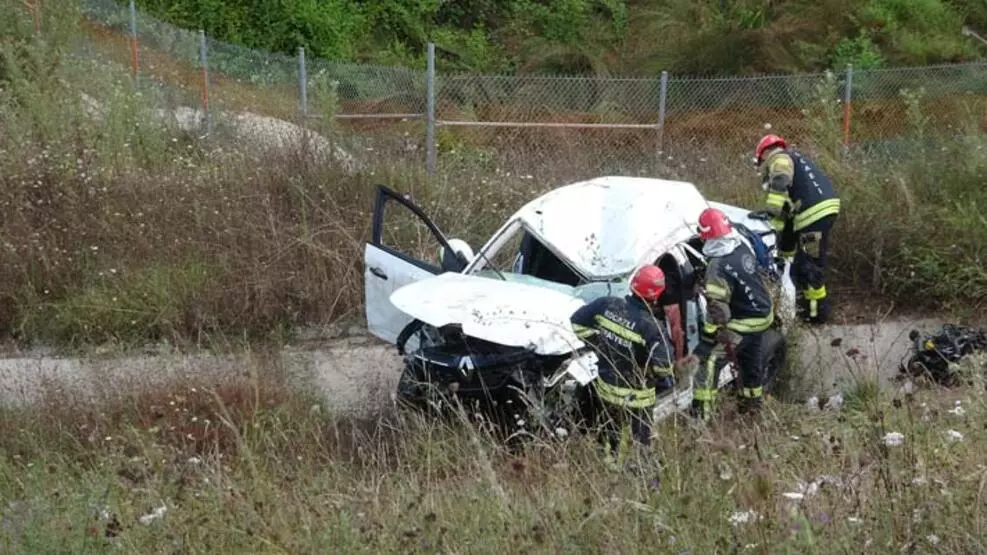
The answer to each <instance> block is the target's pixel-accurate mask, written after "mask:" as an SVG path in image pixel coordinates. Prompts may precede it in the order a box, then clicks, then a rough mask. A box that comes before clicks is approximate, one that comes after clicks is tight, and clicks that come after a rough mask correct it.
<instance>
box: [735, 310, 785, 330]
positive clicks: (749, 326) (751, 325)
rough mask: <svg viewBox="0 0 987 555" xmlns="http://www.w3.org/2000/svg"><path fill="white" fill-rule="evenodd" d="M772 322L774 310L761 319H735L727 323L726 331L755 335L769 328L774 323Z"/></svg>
mask: <svg viewBox="0 0 987 555" xmlns="http://www.w3.org/2000/svg"><path fill="white" fill-rule="evenodd" d="M774 320H775V313H774V310H772V311H771V313H770V314H768V315H767V316H763V317H754V318H737V319H734V320H730V322H729V323H727V329H730V330H733V331H735V332H737V333H757V332H760V331H764V330H766V329H768V328H770V327H771V324H772V323H774Z"/></svg>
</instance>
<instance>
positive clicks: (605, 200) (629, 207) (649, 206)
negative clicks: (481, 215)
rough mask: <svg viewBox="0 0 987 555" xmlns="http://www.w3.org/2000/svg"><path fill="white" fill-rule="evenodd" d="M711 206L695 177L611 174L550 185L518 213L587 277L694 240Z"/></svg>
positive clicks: (627, 268) (619, 271)
mask: <svg viewBox="0 0 987 555" xmlns="http://www.w3.org/2000/svg"><path fill="white" fill-rule="evenodd" d="M707 206H708V204H707V202H706V199H705V198H704V197H703V196H702V194H701V193H700V192H699V190H698V189H696V187H695V185H693V184H692V183H688V182H685V181H674V180H667V179H656V178H647V177H623V176H605V177H598V178H594V179H590V180H588V181H581V182H578V183H573V184H570V185H565V186H562V187H559V188H558V189H555V190H553V191H550V192H548V193H546V194H545V195H542V196H541V197H539V198H537V199H535V200H533V201H531V202H529V203H528V204H526V205H525V206H524V207H522V208H521V209H520V210H519V211H518V212H517V214H516V216H517V217H519V218H520V219H521V220H522V221H523V222H524V223H525V225H526V226H527V227H528V228H530V229H531V230H533V231H534V232H535V233H536V234H538V235H539V236H540V237H539V238H540V239H541V240H542V241H544V242H546V243H549V244H551V245H552V246H553V247H554V249H555V250H556V251H557V252H558V253H559V254H560V255H562V256H563V257H565V258H567V259H568V260H569V262H571V263H572V264H573V266H575V268H576V269H577V270H579V271H580V272H581V273H583V274H584V275H585V276H586V277H587V278H589V279H608V278H613V277H617V276H623V275H625V274H627V273H629V272H631V271H633V270H634V269H635V268H636V267H637V266H638V264H639V263H643V262H642V261H644V260H647V259H648V258H646V257H657V256H658V255H659V254H661V253H662V252H664V251H665V250H667V249H668V248H670V247H671V246H672V245H674V244H675V243H678V242H680V241H685V240H688V239H689V238H690V237H691V236H692V235H693V234H694V233H695V229H696V222H697V219H698V218H699V213H700V212H702V210H703V209H705V208H706V207H707Z"/></svg>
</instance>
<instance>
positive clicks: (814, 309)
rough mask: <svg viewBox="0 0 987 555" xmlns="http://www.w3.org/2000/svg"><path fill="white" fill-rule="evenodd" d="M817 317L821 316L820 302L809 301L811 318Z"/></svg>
mask: <svg viewBox="0 0 987 555" xmlns="http://www.w3.org/2000/svg"><path fill="white" fill-rule="evenodd" d="M817 316H819V301H816V300H812V301H809V318H815V317H817Z"/></svg>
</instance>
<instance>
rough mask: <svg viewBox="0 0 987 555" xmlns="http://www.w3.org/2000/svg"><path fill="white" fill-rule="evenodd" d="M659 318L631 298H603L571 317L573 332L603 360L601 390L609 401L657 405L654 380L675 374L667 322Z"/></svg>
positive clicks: (620, 403)
mask: <svg viewBox="0 0 987 555" xmlns="http://www.w3.org/2000/svg"><path fill="white" fill-rule="evenodd" d="M659 313H660V309H659ZM654 314H655V313H653V312H652V310H651V309H650V308H649V307H648V306H647V305H646V304H645V303H644V302H643V301H641V300H640V299H638V298H637V297H634V296H632V295H628V296H626V297H601V298H599V299H596V300H594V301H592V302H590V303H588V304H586V305H583V306H582V307H580V308H579V309H578V310H576V311H575V312H574V313H573V314H572V316H571V318H570V320H571V322H572V328H573V331H575V333H576V335H577V336H578V337H579V338H580V339H581V340H582V341H583V342H584V343H586V344H588V345H589V346H590V347H592V348H594V350H595V352H596V353H597V355H598V357H599V361H600V362H599V369H600V378H601V379H600V380H597V382H596V391H597V393H598V394H599V395H600V397H601V398H602V399H603V400H604V401H606V402H609V403H613V404H619V405H622V406H625V407H631V408H643V407H648V406H652V405H654V404H655V402H656V392H655V388H654V385H653V384H654V383H655V379H656V378H657V379H663V378H671V377H672V376H673V369H672V367H673V359H672V349H671V346H670V345H669V342H668V336H667V334H666V330H665V329H664V321H660V320H657V319H656V317H655V315H654Z"/></svg>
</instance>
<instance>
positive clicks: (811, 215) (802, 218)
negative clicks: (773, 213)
mask: <svg viewBox="0 0 987 555" xmlns="http://www.w3.org/2000/svg"><path fill="white" fill-rule="evenodd" d="M839 213H840V199H838V198H831V199H829V200H824V201H822V202H820V203H819V204H816V205H815V206H810V207H809V208H806V209H805V211H803V212H801V213H799V214H797V215H796V216H795V231H798V230H800V229H802V228H804V227H806V226H810V225H812V224H814V223H816V222H818V221H819V220H821V219H823V218H825V217H826V216H832V215H834V214H839Z"/></svg>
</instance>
